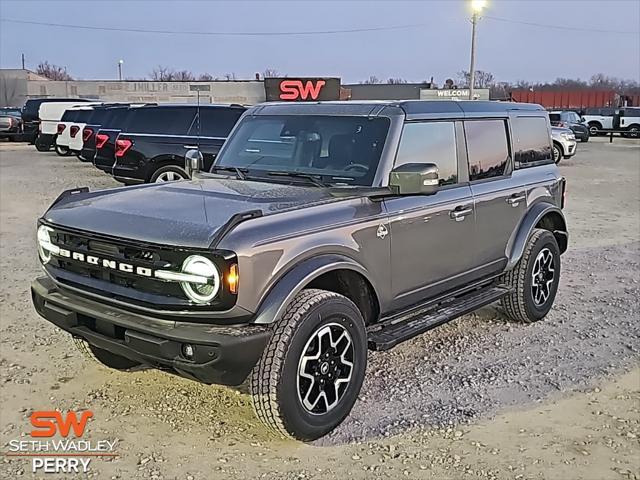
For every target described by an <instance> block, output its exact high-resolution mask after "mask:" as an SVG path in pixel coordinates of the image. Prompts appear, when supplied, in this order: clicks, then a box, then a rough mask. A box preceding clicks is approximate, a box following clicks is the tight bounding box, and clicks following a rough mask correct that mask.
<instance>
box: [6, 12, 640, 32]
mask: <svg viewBox="0 0 640 480" xmlns="http://www.w3.org/2000/svg"><path fill="white" fill-rule="evenodd" d="M482 18H485V19H487V20H495V21H497V22H504V23H514V24H518V25H527V26H530V27H538V28H549V29H555V30H570V31H578V32H590V33H611V34H622V35H640V31H631V30H605V29H598V28H586V27H571V26H567V25H549V24H543V23H535V22H525V21H520V20H512V19H509V18H501V17H494V16H490V15H483V16H482ZM0 22H6V23H18V24H25V25H39V26H43V27H60V28H75V29H80V30H97V31H106V32H128V33H155V34H161V35H206V36H227V37H284V36H310V35H334V34H342V33H364V32H380V31H385V30H405V29H410V28H419V27H427V26H428V24H425V23H413V24H406V25H390V26H386V27H385V26H381V27H363V28H351V29H342V30H339V29H338V30H312V31H307V32H301V31H297V32H296V31H284V32H213V31H194V30H161V29H143V28H121V27H103V26H99V25H73V24H68V23H51V22H36V21H31V20H17V19H10V18H0Z"/></svg>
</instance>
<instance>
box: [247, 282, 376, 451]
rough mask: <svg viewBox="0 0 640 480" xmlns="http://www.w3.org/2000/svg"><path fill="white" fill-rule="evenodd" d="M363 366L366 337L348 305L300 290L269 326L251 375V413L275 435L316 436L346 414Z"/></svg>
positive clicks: (336, 298) (355, 395)
mask: <svg viewBox="0 0 640 480" xmlns="http://www.w3.org/2000/svg"><path fill="white" fill-rule="evenodd" d="M366 365H367V333H366V330H365V325H364V320H363V318H362V314H361V313H360V311H359V310H358V308H357V307H356V306H355V305H354V304H353V302H352V301H351V300H349V299H348V298H346V297H344V296H342V295H339V294H337V293H334V292H329V291H326V290H318V289H309V290H303V291H302V292H300V293H299V294H298V295H296V296H295V298H294V299H293V301H292V302H291V303H290V304H289V306H288V307H287V310H286V312H285V314H284V315H283V317H282V319H280V320H279V321H278V322H277V323H276V324H275V325H274V330H273V336H272V337H271V340H270V341H269V343H268V345H267V347H266V348H265V350H264V352H263V354H262V357H261V359H260V361H259V362H258V364H257V365H256V366H255V367H254V369H253V372H252V373H251V381H250V384H251V394H252V397H253V406H254V409H255V412H256V415H257V416H258V418H259V419H260V420H261V421H262V422H263V423H264V424H265V425H267V426H268V427H269V428H271V429H272V430H273V431H275V432H276V433H278V434H280V435H284V436H287V437H291V438H295V439H298V440H302V441H310V440H314V439H316V438H319V437H321V436H323V435H325V434H327V433H329V432H330V431H331V430H333V429H334V428H335V427H337V426H338V425H339V424H340V423H341V422H342V421H343V420H344V419H345V417H346V416H347V415H349V412H350V411H351V408H352V407H353V404H354V403H355V401H356V399H357V398H358V393H359V392H360V388H361V386H362V382H363V380H364V374H365V369H366Z"/></svg>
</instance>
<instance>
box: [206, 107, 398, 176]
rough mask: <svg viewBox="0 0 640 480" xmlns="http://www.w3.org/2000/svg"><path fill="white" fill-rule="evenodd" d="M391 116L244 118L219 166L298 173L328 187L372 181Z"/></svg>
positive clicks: (249, 170)
mask: <svg viewBox="0 0 640 480" xmlns="http://www.w3.org/2000/svg"><path fill="white" fill-rule="evenodd" d="M389 124H390V121H389V119H388V118H382V117H376V118H368V117H343V116H316V115H290V116H285V115H279V116H266V115H265V116H258V117H245V119H244V120H242V122H241V124H240V125H239V126H238V129H237V130H236V131H235V133H234V134H233V136H232V137H231V138H230V139H229V140H228V143H227V145H226V147H225V148H224V150H223V151H222V152H221V154H220V156H219V157H218V160H217V161H216V164H215V166H214V168H213V169H212V171H213V170H215V167H236V168H243V169H247V170H248V172H249V174H250V175H254V174H255V175H268V174H269V173H273V172H295V173H298V174H307V175H317V176H319V177H320V178H321V180H322V181H323V182H324V183H340V184H350V185H363V186H365V185H368V186H370V185H371V184H372V182H373V178H374V176H375V173H376V170H377V168H378V163H379V162H380V155H381V153H382V149H383V147H384V142H385V139H386V137H387V132H388V130H389Z"/></svg>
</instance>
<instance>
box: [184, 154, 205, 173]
mask: <svg viewBox="0 0 640 480" xmlns="http://www.w3.org/2000/svg"><path fill="white" fill-rule="evenodd" d="M202 164H203V157H202V153H200V150H195V149H194V150H188V151H187V153H186V155H185V156H184V169H185V170H186V171H187V173H188V174H189V178H193V174H194V173H197V172H199V171H200V170H201V169H202Z"/></svg>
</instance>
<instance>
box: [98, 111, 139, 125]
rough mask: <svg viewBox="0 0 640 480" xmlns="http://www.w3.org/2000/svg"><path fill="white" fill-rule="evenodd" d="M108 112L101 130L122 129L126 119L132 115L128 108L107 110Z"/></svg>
mask: <svg viewBox="0 0 640 480" xmlns="http://www.w3.org/2000/svg"><path fill="white" fill-rule="evenodd" d="M109 110H110V112H109V114H108V115H107V116H106V118H105V119H104V122H103V123H102V128H119V129H121V130H122V129H123V128H124V127H125V126H126V124H127V120H128V118H129V117H130V116H131V115H132V114H131V110H129V109H128V108H113V109H109Z"/></svg>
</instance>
